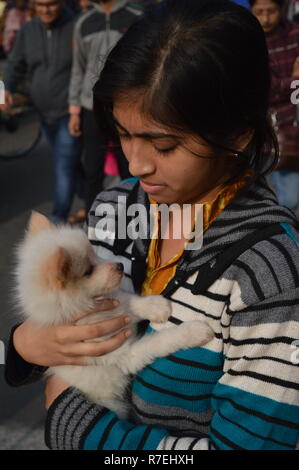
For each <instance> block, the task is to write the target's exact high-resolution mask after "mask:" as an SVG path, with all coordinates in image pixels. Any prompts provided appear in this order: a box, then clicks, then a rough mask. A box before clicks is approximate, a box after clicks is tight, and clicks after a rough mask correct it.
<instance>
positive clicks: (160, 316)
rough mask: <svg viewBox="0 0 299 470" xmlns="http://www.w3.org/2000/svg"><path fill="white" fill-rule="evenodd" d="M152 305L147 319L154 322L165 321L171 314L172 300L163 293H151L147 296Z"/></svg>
mask: <svg viewBox="0 0 299 470" xmlns="http://www.w3.org/2000/svg"><path fill="white" fill-rule="evenodd" d="M145 298H146V299H147V300H148V302H149V305H150V309H149V312H148V315H147V319H148V320H150V321H152V322H154V323H165V322H167V320H168V318H169V317H170V316H171V313H172V307H171V302H170V301H169V300H168V299H165V297H163V296H162V295H149V296H147V297H145Z"/></svg>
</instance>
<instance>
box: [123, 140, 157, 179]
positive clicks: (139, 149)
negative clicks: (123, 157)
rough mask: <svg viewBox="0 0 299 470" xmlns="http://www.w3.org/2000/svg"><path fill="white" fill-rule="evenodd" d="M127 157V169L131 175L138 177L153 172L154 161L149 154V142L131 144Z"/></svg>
mask: <svg viewBox="0 0 299 470" xmlns="http://www.w3.org/2000/svg"><path fill="white" fill-rule="evenodd" d="M127 158H128V162H129V171H130V173H131V175H132V176H136V177H139V178H140V177H142V176H145V175H150V174H153V173H154V172H155V163H154V160H153V157H152V155H151V151H150V146H149V144H148V145H140V144H138V143H136V144H133V145H132V146H131V148H130V155H128V156H127Z"/></svg>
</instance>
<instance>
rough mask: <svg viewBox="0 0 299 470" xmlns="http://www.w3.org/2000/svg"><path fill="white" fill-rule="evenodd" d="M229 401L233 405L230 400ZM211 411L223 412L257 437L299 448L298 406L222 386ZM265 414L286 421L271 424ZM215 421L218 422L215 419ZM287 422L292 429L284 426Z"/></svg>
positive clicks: (218, 385)
mask: <svg viewBox="0 0 299 470" xmlns="http://www.w3.org/2000/svg"><path fill="white" fill-rule="evenodd" d="M228 399H229V400H231V401H232V402H233V403H232V402H231V401H228ZM234 404H237V407H236V406H234ZM238 406H241V407H244V408H246V409H249V410H252V412H253V413H254V412H257V413H258V416H256V415H255V414H253V413H252V414H250V413H249V412H247V411H246V410H242V409H239V408H238ZM212 408H213V409H214V410H215V411H216V413H217V411H218V410H220V412H221V413H222V414H223V415H224V416H225V417H227V418H229V419H231V420H232V421H233V422H235V423H240V424H241V425H242V426H243V427H244V428H246V429H248V430H251V431H252V432H254V433H256V434H259V435H261V436H263V437H269V438H271V439H273V440H275V441H279V442H282V443H286V444H289V445H290V446H295V445H296V442H297V439H298V437H299V425H298V423H299V406H296V405H289V404H286V403H279V402H277V401H275V400H272V399H270V398H266V397H262V396H260V395H256V394H253V393H249V392H245V391H244V390H240V389H237V388H234V387H230V386H228V385H223V384H221V383H219V384H217V386H216V387H215V390H214V397H213V398H212ZM264 415H266V416H268V417H270V419H272V418H275V420H278V421H279V420H281V421H283V422H281V423H276V422H272V421H269V420H267V419H265V418H264V417H263V416H264ZM215 416H216V415H215ZM214 419H216V417H215V418H214ZM285 421H287V422H290V423H292V424H293V425H295V426H294V427H289V426H287V425H285V424H284V422H285ZM292 424H291V426H292ZM226 426H228V425H226ZM296 427H297V429H296ZM238 432H239V434H240V433H242V432H243V431H242V430H241V429H240V430H239V431H238ZM265 443H266V441H265ZM255 445H256V444H255ZM265 445H266V444H265ZM267 445H268V446H271V445H272V444H271V443H267ZM275 445H276V447H273V448H274V449H275V448H281V447H280V446H279V444H275ZM277 446H278V447H277ZM269 448H270V447H269Z"/></svg>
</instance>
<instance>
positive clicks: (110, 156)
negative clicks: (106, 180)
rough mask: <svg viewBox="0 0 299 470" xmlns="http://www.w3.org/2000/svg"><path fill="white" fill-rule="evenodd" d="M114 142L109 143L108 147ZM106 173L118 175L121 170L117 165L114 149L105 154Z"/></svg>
mask: <svg viewBox="0 0 299 470" xmlns="http://www.w3.org/2000/svg"><path fill="white" fill-rule="evenodd" d="M112 146H113V142H109V143H108V147H112ZM104 173H105V174H106V175H110V176H118V175H119V170H118V165H117V158H116V155H115V153H114V152H113V151H112V150H108V151H107V152H106V155H105V164H104Z"/></svg>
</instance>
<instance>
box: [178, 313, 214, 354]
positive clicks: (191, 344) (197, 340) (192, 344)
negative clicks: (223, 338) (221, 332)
mask: <svg viewBox="0 0 299 470" xmlns="http://www.w3.org/2000/svg"><path fill="white" fill-rule="evenodd" d="M179 329H180V330H181V331H182V333H183V334H182V337H184V338H185V347H186V348H196V347H198V346H202V345H203V344H206V343H208V342H209V341H211V340H212V339H213V338H214V333H213V331H212V329H211V328H210V327H209V326H208V325H207V324H206V323H204V322H202V321H200V320H194V321H188V322H185V323H183V324H182V325H180V326H179Z"/></svg>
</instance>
